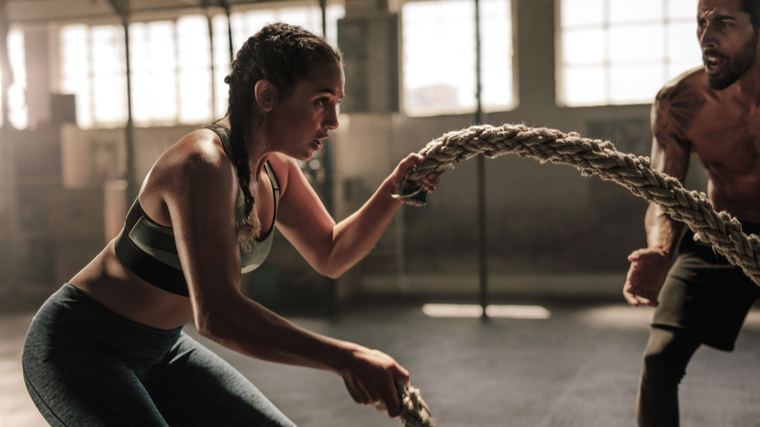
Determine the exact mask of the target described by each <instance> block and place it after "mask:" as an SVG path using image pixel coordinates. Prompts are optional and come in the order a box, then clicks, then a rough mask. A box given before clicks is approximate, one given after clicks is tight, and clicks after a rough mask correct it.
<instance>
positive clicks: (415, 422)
mask: <svg viewBox="0 0 760 427" xmlns="http://www.w3.org/2000/svg"><path fill="white" fill-rule="evenodd" d="M396 391H397V392H398V399H399V402H401V422H402V423H403V424H404V427H435V422H434V421H433V417H432V416H431V415H430V409H429V408H428V406H427V404H426V403H425V401H424V400H422V396H421V395H420V390H419V389H417V388H414V387H412V386H411V385H409V386H407V385H406V384H404V383H403V382H401V381H398V380H396Z"/></svg>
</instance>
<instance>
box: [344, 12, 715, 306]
mask: <svg viewBox="0 0 760 427" xmlns="http://www.w3.org/2000/svg"><path fill="white" fill-rule="evenodd" d="M516 1H517V3H516V5H515V13H514V17H515V23H514V24H515V25H514V27H515V31H516V34H515V43H516V45H515V52H516V54H515V58H514V61H515V65H516V70H515V71H516V75H515V81H516V82H517V83H518V89H517V91H518V94H519V106H518V107H517V108H515V109H514V110H513V111H508V112H498V113H491V114H486V116H485V122H486V123H489V124H493V125H499V124H503V123H524V124H526V125H529V126H536V127H551V128H556V129H560V130H563V131H565V132H569V131H577V132H580V133H581V134H582V135H583V136H588V137H594V138H602V139H608V140H611V141H613V142H614V143H615V144H616V147H617V149H618V150H620V151H623V152H632V153H635V154H638V155H648V154H649V151H650V146H651V137H652V136H651V130H650V127H649V115H650V108H651V105H629V106H605V107H587V108H566V107H561V106H558V105H557V103H556V101H555V87H556V81H555V50H554V44H555V33H554V28H555V2H554V0H516ZM350 5H351V1H350V0H349V1H348V2H347V9H348V8H349V7H350ZM402 19H403V17H402ZM348 65H349V66H350V64H348ZM654 95H655V94H654V93H653V94H652V98H654ZM473 122H474V117H473V115H456V116H438V117H426V118H414V117H407V116H405V115H403V114H391V115H389V114H375V115H369V114H362V115H359V114H356V115H351V117H350V120H349V121H348V123H347V125H346V126H344V128H343V129H340V132H338V140H337V142H336V145H337V147H338V149H337V150H336V151H337V152H338V154H337V162H336V173H337V174H338V175H339V176H340V179H339V180H338V181H340V180H346V179H351V180H358V181H360V182H361V185H359V184H357V183H356V182H354V183H353V184H352V187H354V188H355V187H361V188H363V189H365V190H366V193H365V194H363V196H365V197H366V196H368V195H369V190H370V189H373V188H376V187H377V185H378V184H379V183H380V182H381V180H382V179H383V178H384V177H385V176H386V175H387V173H388V172H389V171H390V170H391V169H392V167H393V165H395V163H396V162H397V161H398V160H399V159H401V158H402V157H403V156H405V155H406V154H408V153H410V152H414V151H418V150H419V149H421V148H422V147H423V146H424V145H425V144H426V143H427V142H428V141H430V140H431V139H434V138H437V137H438V136H440V135H442V134H443V133H445V132H448V131H451V130H458V129H461V128H465V127H467V126H470V125H471V124H473ZM382 139H385V144H383V143H382V141H381V140H382ZM383 168H386V169H385V170H383ZM693 169H694V170H695V171H694V172H693V173H692V178H691V179H690V182H689V186H691V187H693V188H697V189H700V190H703V189H704V182H705V177H704V173H703V172H702V171H700V170H699V167H698V166H695V167H694V168H693ZM476 173H477V171H476V162H475V161H474V160H472V161H470V162H465V163H463V164H461V165H457V166H456V168H455V169H453V170H450V171H448V172H446V174H445V175H444V176H443V179H442V182H441V184H440V185H439V186H438V188H437V190H436V192H435V194H433V195H430V196H429V197H428V204H427V206H425V207H423V208H411V207H404V208H402V212H400V214H399V215H397V217H396V219H395V220H394V222H393V223H392V224H391V226H390V228H389V230H388V232H387V233H386V234H385V236H384V237H383V240H382V241H381V242H380V243H379V244H378V246H377V248H376V250H375V251H374V252H373V253H372V254H371V255H370V256H369V257H368V258H367V259H366V260H364V261H363V262H362V263H361V264H360V265H359V266H358V268H359V269H361V270H362V278H363V281H362V283H361V285H359V286H360V289H361V291H363V292H365V293H385V294H387V293H405V294H418V295H419V294H421V295H428V296H434V295H452V296H457V297H460V298H474V297H475V296H476V295H477V293H478V289H479V282H478V276H477V274H478V252H477V251H478V241H477V208H476V207H477V189H476ZM486 187H487V188H486V194H487V201H486V205H487V232H488V239H487V248H488V251H487V252H488V265H489V275H490V289H491V291H492V293H493V294H494V295H496V296H517V295H539V296H566V295H575V296H599V297H616V296H618V295H619V294H620V290H621V287H622V284H623V280H624V277H625V272H626V271H627V268H628V263H627V261H626V256H627V254H628V253H630V252H631V251H632V250H634V249H637V248H639V247H641V246H642V245H644V244H645V235H644V230H643V217H644V212H645V210H646V208H647V204H646V202H645V201H643V200H642V199H638V198H636V197H635V196H633V195H631V194H630V193H629V192H628V190H626V189H624V188H622V187H619V186H618V185H617V184H614V183H610V182H603V181H601V180H600V179H599V178H597V177H591V178H583V177H581V175H580V173H579V171H577V170H575V169H574V168H571V167H568V166H560V165H553V164H545V165H541V164H539V163H538V162H536V161H533V160H529V159H522V158H519V157H516V156H504V157H500V158H497V159H493V160H487V162H486Z"/></svg>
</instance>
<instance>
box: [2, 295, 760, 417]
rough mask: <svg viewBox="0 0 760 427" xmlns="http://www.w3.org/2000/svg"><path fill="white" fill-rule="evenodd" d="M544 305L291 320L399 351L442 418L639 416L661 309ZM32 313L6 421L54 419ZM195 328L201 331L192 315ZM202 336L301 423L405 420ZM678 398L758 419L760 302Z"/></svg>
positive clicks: (701, 412) (367, 309) (16, 329)
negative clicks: (509, 310) (534, 316)
mask: <svg viewBox="0 0 760 427" xmlns="http://www.w3.org/2000/svg"><path fill="white" fill-rule="evenodd" d="M511 303H514V302H511ZM531 303H532V304H535V303H536V302H535V301H533V302H531ZM541 305H542V306H543V307H545V308H546V309H548V310H549V311H550V312H551V316H550V317H549V318H548V319H543V320H529V319H512V318H491V319H490V320H488V321H485V322H483V321H481V320H480V319H477V318H431V317H428V316H426V315H425V314H424V313H423V312H422V310H421V304H416V303H412V302H409V301H382V302H380V301H364V302H357V303H355V304H353V305H352V306H350V307H343V308H342V309H341V311H340V313H339V315H338V316H337V318H336V319H335V320H332V321H329V320H325V319H318V318H292V319H291V320H293V321H295V322H296V323H298V324H299V325H301V326H304V327H306V328H308V329H311V330H313V331H316V332H319V333H322V334H326V335H329V336H333V337H336V338H341V339H346V340H351V341H355V342H358V343H360V344H363V345H366V346H368V347H373V348H377V349H380V350H383V351H385V352H387V353H389V354H390V355H392V356H394V357H395V358H396V359H397V360H398V361H399V362H400V363H401V364H402V365H404V366H405V367H406V368H407V369H409V371H410V372H411V375H412V385H414V386H416V387H418V388H420V389H421V391H422V396H423V398H424V399H425V400H426V401H427V403H428V405H429V406H430V408H431V411H432V413H433V416H434V418H435V420H436V423H437V425H438V426H440V427H460V426H461V427H504V426H510V427H519V426H525V427H549V426H552V427H570V426H583V427H617V426H626V427H631V426H634V425H635V422H634V405H635V397H636V386H637V381H638V372H639V365H640V359H641V352H642V351H643V349H644V346H645V344H646V341H647V337H648V323H649V320H650V318H651V315H652V309H649V308H632V307H627V306H625V305H622V304H619V303H606V302H598V301H597V302H581V301H572V302H568V301H564V302H562V301H550V302H544V303H543V304H541ZM32 316H33V311H31V310H30V311H16V312H13V313H9V312H6V313H4V314H1V315H0V427H38V426H45V425H47V424H46V423H45V421H44V420H43V419H42V418H41V416H40V415H39V414H38V413H37V411H36V409H35V408H34V405H33V404H32V402H31V400H30V399H29V397H28V395H27V393H26V389H25V388H24V383H23V379H22V376H21V363H20V360H21V349H22V345H23V340H24V335H25V333H26V330H27V328H28V325H29V323H30V321H31V319H32ZM186 330H187V331H188V332H189V333H192V334H194V335H196V336H197V334H196V333H195V330H194V328H193V326H192V325H191V324H190V325H188V326H187V327H186ZM200 340H201V341H202V342H204V343H205V344H207V345H208V346H209V347H211V348H212V349H213V350H214V351H217V352H218V353H219V354H220V355H221V356H222V357H224V358H225V359H227V360H228V361H229V362H230V363H232V365H234V366H235V367H236V368H237V369H239V370H240V371H241V372H242V373H243V374H244V375H245V376H246V377H248V378H249V379H250V380H251V381H253V383H254V384H256V385H257V386H258V387H259V389H261V390H262V391H263V392H264V394H266V395H267V396H268V397H269V398H270V400H272V401H273V402H274V403H275V404H276V405H277V406H278V407H279V408H280V409H281V410H282V411H283V412H284V413H285V414H286V415H288V416H289V417H290V418H291V419H292V420H293V421H294V422H295V423H296V424H297V425H299V426H301V427H328V426H329V427H335V426H357V425H360V426H362V427H384V426H388V427H391V426H401V422H400V421H399V420H392V419H389V418H388V417H387V416H386V415H385V414H380V413H378V412H376V411H375V410H374V409H371V408H368V407H362V406H358V405H355V404H354V403H353V401H352V400H351V398H350V397H349V395H348V393H347V392H346V391H345V389H344V388H343V383H342V380H341V379H340V378H339V377H337V376H335V375H333V374H330V373H326V372H321V371H315V370H310V369H305V368H297V367H291V366H284V365H277V364H272V363H266V362H261V361H257V360H253V359H250V358H247V357H245V356H242V355H239V354H237V353H234V352H232V351H229V350H227V349H224V348H221V347H219V346H218V345H216V344H214V343H212V342H209V341H208V340H205V339H203V338H200ZM680 396H681V414H682V415H681V419H682V424H681V425H682V426H688V427H708V426H709V427H732V426H736V427H739V426H741V427H760V409H758V408H760V406H759V405H758V402H760V310H758V308H757V307H756V308H755V309H754V310H753V311H752V312H751V313H750V315H749V317H748V319H747V321H746V323H745V328H744V330H743V331H742V333H741V335H740V336H739V340H738V342H737V348H736V350H735V351H734V352H733V353H724V352H721V351H717V350H714V349H711V348H706V347H703V348H702V349H700V350H699V351H698V352H697V354H696V355H695V356H694V359H693V360H692V363H691V364H690V365H689V368H688V370H687V375H686V378H685V379H684V381H683V382H682V385H681V392H680Z"/></svg>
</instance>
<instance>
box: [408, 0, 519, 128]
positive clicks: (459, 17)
mask: <svg viewBox="0 0 760 427" xmlns="http://www.w3.org/2000/svg"><path fill="white" fill-rule="evenodd" d="M502 2H503V3H505V4H499V3H502ZM516 3H517V1H516V0H480V22H481V79H482V90H481V96H482V108H483V111H484V112H496V111H509V110H513V109H515V108H516V107H517V105H518V103H519V100H518V96H517V94H518V91H517V72H516V61H517V58H516V55H515V53H516V48H515V42H516V26H515V15H516V14H515V12H516ZM423 4H427V5H429V6H431V7H430V8H428V9H429V10H424V9H422V8H420V10H414V8H417V7H418V6H421V5H423ZM436 4H438V5H444V4H446V6H447V7H445V8H442V7H433V5H436ZM448 5H452V6H448ZM454 5H456V6H454ZM494 5H497V6H496V7H495V8H494ZM398 9H399V12H400V13H399V15H400V20H401V29H400V32H401V42H400V44H401V49H400V52H401V58H400V59H401V60H400V63H401V64H400V68H401V72H400V74H401V78H400V83H401V87H400V91H401V100H402V105H403V107H402V108H403V111H404V113H405V114H406V115H407V116H412V117H425V116H437V115H447V114H471V113H474V112H475V111H476V108H477V107H476V105H477V101H476V88H475V85H476V63H475V61H476V59H475V2H474V0H408V1H402V2H399V4H398ZM431 9H432V10H431ZM435 9H437V10H435ZM446 9H448V10H446ZM453 9H458V12H459V13H456V12H455V11H454V10H453ZM493 10H498V11H499V12H506V14H507V16H506V19H505V21H506V27H505V25H504V24H503V22H504V21H498V20H495V19H494V18H495V16H496V14H495V13H494V12H493ZM436 14H437V16H436V17H434V18H432V19H430V18H429V17H430V16H432V15H436ZM413 16H414V18H413ZM423 17H424V18H427V19H429V21H428V22H425V23H424V24H426V25H428V26H429V27H430V30H431V31H439V33H438V34H436V35H435V36H429V37H428V42H427V43H425V42H424V40H421V41H420V42H419V45H418V46H410V40H413V38H414V37H419V36H415V35H412V32H411V27H410V25H413V24H411V23H410V19H422V18H423ZM441 21H444V24H443V25H446V24H449V25H453V24H456V31H446V30H437V29H436V28H434V26H435V25H440V22H441ZM438 28H440V27H438ZM465 34H471V40H467V42H466V43H465V44H463V45H462V49H460V50H459V51H458V52H452V51H451V49H450V48H447V49H444V50H442V51H435V48H436V47H437V46H440V45H445V44H447V43H449V42H452V41H453V40H454V39H456V38H461V37H462V35H465ZM496 34H501V35H505V36H507V37H505V39H506V40H502V41H504V43H503V44H500V41H499V40H498V37H497V35H496ZM447 37H448V38H447ZM430 38H435V40H436V41H435V43H433V44H431V43H430ZM442 38H447V39H446V40H445V42H442V41H441V39H442ZM436 45H437V46H436ZM492 46H495V47H492ZM491 49H495V50H497V51H498V50H504V56H503V57H499V56H498V55H492V54H489V53H490V50H491ZM452 57H453V59H454V61H455V62H456V63H455V64H454V65H456V66H458V70H457V71H455V72H454V73H459V77H456V76H454V73H450V75H449V77H448V79H438V80H436V79H433V81H432V82H431V81H430V79H429V75H430V71H429V70H426V67H428V66H429V67H431V68H430V69H431V70H435V69H436V68H437V69H438V70H441V69H446V68H448V67H451V66H452V64H451V62H449V65H448V67H444V66H443V65H442V64H443V63H445V62H446V61H451V60H452ZM413 58H414V59H413ZM415 61H417V63H416V64H415ZM410 62H411V64H410ZM436 64H439V65H436ZM411 67H419V69H418V70H412V69H411ZM468 69H469V70H471V71H466V70H468ZM494 70H498V71H496V72H504V73H505V75H504V76H502V77H503V78H501V79H500V78H499V76H498V75H495V74H494ZM456 79H460V80H461V79H464V80H465V83H466V84H463V85H458V84H457V82H456V81H455V80H456ZM423 81H424V82H425V83H428V84H429V85H428V86H422V85H421V84H420V82H423ZM430 83H432V84H430ZM499 85H501V87H499ZM465 88H466V89H465ZM414 91H416V92H417V93H416V94H415V93H414ZM426 98H427V101H425V99H426ZM505 98H506V99H505ZM454 99H456V101H454Z"/></svg>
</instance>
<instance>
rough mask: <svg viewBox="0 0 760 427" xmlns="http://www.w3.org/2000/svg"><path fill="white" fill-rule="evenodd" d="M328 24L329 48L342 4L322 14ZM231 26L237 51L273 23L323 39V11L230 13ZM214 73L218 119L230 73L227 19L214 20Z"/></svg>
mask: <svg viewBox="0 0 760 427" xmlns="http://www.w3.org/2000/svg"><path fill="white" fill-rule="evenodd" d="M325 15H326V18H325V19H326V21H327V42H328V43H330V45H332V46H337V44H338V19H341V18H343V16H344V15H345V8H344V7H343V5H342V4H331V5H328V6H327V10H326V11H325ZM230 21H231V24H232V43H233V45H234V46H236V47H240V46H242V45H243V43H245V41H246V40H247V39H248V37H250V36H252V35H254V34H255V33H256V32H257V31H259V29H260V28H261V27H263V26H264V25H266V24H270V23H274V22H287V23H288V24H292V25H298V26H301V27H303V28H305V29H307V30H309V31H311V32H312V33H314V34H318V35H322V10H321V9H320V8H319V7H318V6H305V7H280V8H276V9H272V8H269V9H254V10H249V11H247V12H239V13H233V14H231V16H230ZM213 28H214V73H215V76H216V82H215V84H216V85H217V86H216V87H217V88H216V106H215V113H216V116H217V117H222V116H223V115H224V114H226V112H227V98H228V97H227V93H228V86H227V85H226V84H225V83H224V76H226V75H227V74H229V72H230V61H229V57H230V56H229V55H230V54H229V52H230V48H229V46H230V45H229V35H228V32H227V31H228V30H227V18H226V17H225V16H216V17H215V18H214V26H213Z"/></svg>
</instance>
